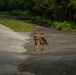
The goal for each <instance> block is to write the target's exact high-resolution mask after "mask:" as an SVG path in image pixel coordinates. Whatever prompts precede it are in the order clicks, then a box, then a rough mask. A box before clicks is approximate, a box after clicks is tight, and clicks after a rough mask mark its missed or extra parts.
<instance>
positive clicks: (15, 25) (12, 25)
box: [0, 18, 35, 32]
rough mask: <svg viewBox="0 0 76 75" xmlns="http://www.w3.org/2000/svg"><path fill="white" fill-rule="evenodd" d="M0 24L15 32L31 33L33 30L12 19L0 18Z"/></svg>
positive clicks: (23, 23) (26, 24)
mask: <svg viewBox="0 0 76 75" xmlns="http://www.w3.org/2000/svg"><path fill="white" fill-rule="evenodd" d="M0 24H3V25H5V26H6V27H9V28H11V29H13V30H14V31H16V32H32V31H34V30H35V28H34V27H33V26H32V25H31V24H28V23H25V22H22V21H18V20H13V19H5V18H0Z"/></svg>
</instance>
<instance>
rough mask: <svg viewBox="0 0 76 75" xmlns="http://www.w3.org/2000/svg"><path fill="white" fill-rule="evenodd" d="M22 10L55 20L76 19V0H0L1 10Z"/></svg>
mask: <svg viewBox="0 0 76 75" xmlns="http://www.w3.org/2000/svg"><path fill="white" fill-rule="evenodd" d="M12 10H22V11H29V12H30V14H32V15H39V16H43V17H47V18H49V19H52V20H54V21H65V20H66V21H76V0H0V11H12Z"/></svg>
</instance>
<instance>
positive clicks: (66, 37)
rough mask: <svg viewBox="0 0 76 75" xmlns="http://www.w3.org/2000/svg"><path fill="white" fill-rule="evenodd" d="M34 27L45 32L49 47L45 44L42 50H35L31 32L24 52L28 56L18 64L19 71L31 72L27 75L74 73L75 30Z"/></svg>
mask: <svg viewBox="0 0 76 75" xmlns="http://www.w3.org/2000/svg"><path fill="white" fill-rule="evenodd" d="M34 26H35V24H34ZM36 28H37V30H38V31H39V32H44V33H45V36H46V39H47V42H48V44H49V46H50V49H49V48H48V47H47V46H45V50H44V51H41V50H39V51H38V52H35V51H34V41H33V35H34V33H32V34H31V37H32V38H31V39H30V40H29V41H30V42H29V43H28V44H27V45H25V48H26V49H27V52H25V53H24V54H25V55H30V57H28V58H27V59H26V60H25V61H24V62H22V63H21V64H20V65H19V71H21V72H27V73H31V74H27V75H76V31H59V30H55V29H49V28H44V27H41V26H36ZM24 75H26V74H24Z"/></svg>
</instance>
